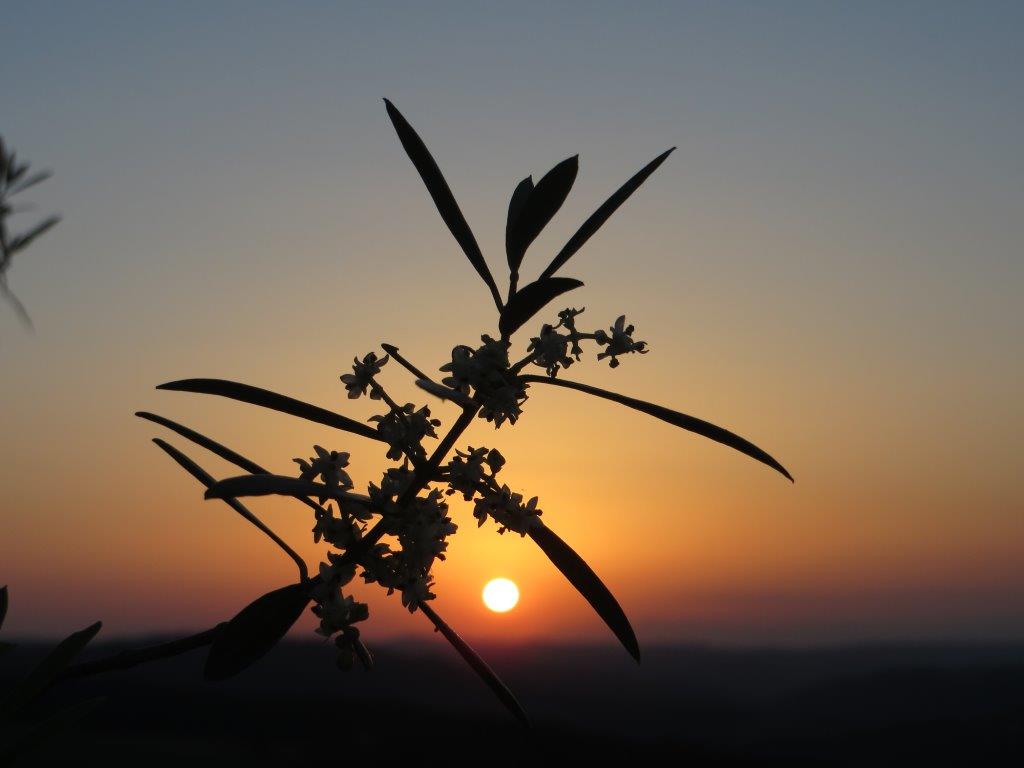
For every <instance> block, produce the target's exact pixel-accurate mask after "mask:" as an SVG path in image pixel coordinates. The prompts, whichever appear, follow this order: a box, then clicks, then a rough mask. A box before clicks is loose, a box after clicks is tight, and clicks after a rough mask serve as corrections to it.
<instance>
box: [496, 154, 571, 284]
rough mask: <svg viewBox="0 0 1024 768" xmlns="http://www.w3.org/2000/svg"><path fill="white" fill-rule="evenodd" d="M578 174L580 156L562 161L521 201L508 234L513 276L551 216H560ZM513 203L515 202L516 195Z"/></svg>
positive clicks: (510, 264)
mask: <svg viewBox="0 0 1024 768" xmlns="http://www.w3.org/2000/svg"><path fill="white" fill-rule="evenodd" d="M578 171H579V156H578V155H573V156H572V157H570V158H568V159H566V160H563V161H562V162H560V163H559V164H558V165H556V166H555V167H554V168H552V169H551V170H550V171H548V172H547V173H546V174H544V177H543V178H542V179H541V180H540V181H538V182H537V186H536V187H534V188H533V189H532V190H530V192H529V195H528V196H527V197H526V200H525V201H524V202H522V204H521V205H522V208H521V210H520V211H519V213H518V215H517V216H516V218H515V221H513V222H511V228H510V229H508V231H507V232H506V234H505V250H506V252H507V254H508V265H509V268H510V269H511V270H512V272H513V273H516V272H518V271H519V265H520V264H522V262H523V256H525V255H526V249H527V248H529V247H530V244H531V243H532V242H533V241H534V240H536V239H537V235H539V234H540V233H541V230H543V229H544V227H546V226H547V224H548V222H549V221H551V219H552V217H553V216H554V215H555V214H556V213H558V209H559V208H561V207H562V203H564V202H565V198H567V197H568V196H569V190H571V189H572V185H573V182H574V181H576V173H577V172H578ZM522 186H523V185H522V184H520V186H519V187H517V188H516V194H518V195H522V194H523V193H522V192H521V191H520V189H521V187H522ZM512 201H513V202H516V199H515V195H513V197H512ZM511 214H512V210H511V206H510V207H509V219H510V221H511Z"/></svg>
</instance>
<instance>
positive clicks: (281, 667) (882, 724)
mask: <svg viewBox="0 0 1024 768" xmlns="http://www.w3.org/2000/svg"><path fill="white" fill-rule="evenodd" d="M114 648H115V647H114V646H111V645H107V646H103V645H99V646H97V648H95V649H92V651H91V652H90V656H93V655H97V654H101V653H109V652H110V651H111V650H114ZM40 650H41V649H40V648H34V647H33V648H26V647H22V648H21V649H19V650H18V651H16V652H14V653H11V654H8V655H7V656H6V657H4V658H3V659H2V660H0V675H2V676H3V678H4V681H3V682H4V683H5V684H6V682H9V678H10V675H11V670H12V669H24V668H25V667H24V664H23V662H24V661H26V660H27V657H28V655H29V654H38V653H39V651H40ZM374 650H375V652H376V655H377V657H378V660H379V661H380V663H379V664H378V665H377V667H376V668H375V669H374V670H373V671H372V672H371V673H364V672H361V671H359V670H354V671H352V672H349V673H342V672H338V673H336V674H333V673H332V674H326V672H328V671H329V670H330V667H331V665H332V662H333V649H332V648H331V647H330V646H328V645H318V644H316V643H305V642H290V643H285V644H282V645H281V646H280V647H279V648H278V649H276V650H275V651H274V652H273V653H272V654H271V655H270V656H268V657H267V658H266V659H264V660H263V661H262V662H261V663H259V664H257V665H256V666H255V667H253V668H252V669H250V670H249V671H248V672H246V673H244V674H243V675H241V676H239V677H238V678H237V679H235V680H233V681H230V682H228V683H224V684H209V683H205V682H203V681H202V679H201V667H202V661H203V654H202V653H196V654H190V655H188V656H184V657H181V658H179V659H176V660H171V661H167V662H162V663H158V664H153V665H149V666H145V667H140V668H137V669H135V670H131V671H129V672H126V673H117V674H111V675H109V676H105V677H103V678H100V679H93V680H87V681H83V682H76V683H73V684H67V685H65V686H62V688H61V689H59V690H57V691H54V693H53V694H52V696H51V698H50V699H49V700H48V701H47V702H46V704H47V706H51V705H53V704H56V703H57V701H56V699H62V700H64V701H67V702H71V701H75V700H79V699H83V698H88V697H90V696H95V695H104V696H107V697H109V698H108V700H107V701H106V703H105V704H104V705H103V706H102V707H101V708H100V709H99V710H98V711H97V712H96V713H95V714H94V715H92V716H90V718H89V719H88V720H87V721H86V724H85V726H84V727H83V728H81V729H80V730H79V731H78V732H77V733H76V734H75V735H74V736H73V737H71V736H69V737H68V738H67V739H65V740H62V741H61V742H59V744H58V745H54V746H53V747H52V748H51V749H50V750H49V751H47V752H46V753H44V754H45V756H46V757H47V758H49V759H54V760H59V759H62V757H63V756H64V755H71V754H72V752H73V753H74V755H75V756H76V763H77V764H82V761H84V760H85V759H86V758H87V757H89V758H94V759H97V760H102V761H104V762H105V763H107V764H110V763H114V764H121V763H128V762H133V761H135V762H140V761H141V762H145V763H146V764H147V765H152V764H154V761H155V762H156V764H162V763H161V761H164V760H165V761H166V762H167V764H176V763H175V761H177V760H180V759H185V758H187V759H188V760H189V761H190V764H191V765H206V764H210V765H214V764H218V765H223V764H225V761H231V764H244V765H258V764H264V763H268V764H270V763H273V764H276V765H282V764H285V765H289V764H294V765H299V764H303V765H310V764H312V763H311V761H312V760H324V761H329V762H330V763H331V764H338V765H342V764H345V763H346V762H347V761H348V760H358V764H360V765H372V764H373V763H374V762H378V763H379V762H383V763H385V764H390V763H391V762H392V761H402V760H403V758H408V761H409V763H410V764H415V765H424V764H426V765H432V764H442V763H445V762H448V761H450V760H452V759H454V758H455V757H457V756H458V757H464V758H467V759H470V760H480V759H482V755H483V754H484V753H483V752H481V749H482V748H483V747H484V746H487V747H488V748H489V749H488V752H487V754H488V757H487V759H486V760H485V761H484V762H485V763H486V764H487V765H538V764H539V765H547V764H558V763H560V762H561V763H562V764H566V765H568V764H578V761H579V760H581V759H583V758H594V759H596V758H598V757H606V758H608V757H611V758H617V759H629V760H637V759H639V760H642V761H643V760H653V759H654V758H655V757H656V756H658V755H660V754H662V753H667V754H672V755H677V756H678V757H680V758H684V757H685V758H689V759H690V761H691V762H689V763H688V764H692V765H771V764H779V765H844V764H861V765H903V766H907V765H922V764H927V765H1011V764H1019V759H1020V756H1021V755H1022V754H1024V749H1022V744H1024V730H1022V721H1024V714H1022V709H1021V702H1022V701H1024V645H1007V646H997V645H992V646H958V647H954V646H938V645H934V646H910V645H906V646H884V647H883V646H878V647H853V648H834V649H820V650H802V651H792V650H770V649H767V650H719V649H713V648H701V647H694V646H678V647H667V646H661V647H654V648H651V649H650V650H648V651H647V653H646V655H645V659H644V663H643V664H642V666H640V667H639V668H638V667H636V666H635V665H634V664H633V663H632V661H631V660H630V659H629V658H628V657H627V656H626V655H625V654H624V653H623V652H622V650H621V649H619V648H614V647H607V648H606V647H587V646H572V647H570V646H549V647H538V646H516V647H512V646H497V645H492V646H486V647H483V648H481V649H480V650H481V651H482V652H484V653H485V655H486V656H487V658H488V659H490V660H491V662H492V664H493V666H494V667H495V669H496V671H497V672H498V673H499V674H500V675H502V677H503V678H504V679H505V680H506V681H507V682H508V683H509V685H510V686H511V687H512V688H513V690H515V691H516V693H517V695H518V696H519V698H520V700H521V702H522V703H523V705H524V706H525V707H526V708H527V710H528V711H529V712H530V714H531V716H532V718H533V720H534V728H533V730H532V731H530V732H526V731H524V730H523V729H521V728H519V727H518V726H517V724H516V723H515V721H514V720H513V719H512V718H511V717H510V716H509V715H508V714H507V713H506V712H505V711H504V710H503V709H502V708H501V705H500V704H498V703H497V702H496V701H494V700H493V697H491V695H490V693H489V692H488V691H487V690H486V689H485V688H484V687H483V685H482V684H481V683H480V682H479V680H478V679H477V678H476V677H475V676H474V675H473V673H472V672H471V671H470V670H469V669H468V668H465V666H464V665H463V664H462V662H461V660H460V659H458V658H457V657H456V656H455V654H454V652H452V651H451V650H450V649H449V648H447V647H446V646H445V645H444V643H443V641H441V640H440V639H439V640H438V643H437V644H436V645H435V646H433V647H430V648H415V647H412V646H411V645H409V644H402V643H392V644H389V645H386V646H383V647H379V648H374ZM495 747H497V749H495ZM570 755H571V756H572V759H571V760H570V757H569V756H570ZM40 758H42V755H41V756H40ZM236 761H237V762H236ZM26 764H29V763H26ZM177 764H180V763H177Z"/></svg>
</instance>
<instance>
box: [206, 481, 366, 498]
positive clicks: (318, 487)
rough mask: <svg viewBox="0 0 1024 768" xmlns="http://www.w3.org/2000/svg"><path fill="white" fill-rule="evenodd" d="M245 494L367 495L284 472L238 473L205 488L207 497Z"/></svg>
mask: <svg viewBox="0 0 1024 768" xmlns="http://www.w3.org/2000/svg"><path fill="white" fill-rule="evenodd" d="M247 496H316V497H317V498H325V499H339V500H343V501H344V500H348V501H355V502H357V503H360V504H365V503H368V502H369V499H368V497H364V496H359V495H358V494H353V493H348V492H347V491H343V490H341V489H339V488H328V487H327V486H326V485H324V484H323V483H314V482H312V481H310V480H303V479H302V478H301V477H288V476H287V475H239V476H238V477H229V478H226V479H224V480H220V481H219V482H216V483H214V484H213V485H211V486H210V487H209V489H207V491H206V498H208V499H232V498H245V497H247Z"/></svg>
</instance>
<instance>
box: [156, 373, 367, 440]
mask: <svg viewBox="0 0 1024 768" xmlns="http://www.w3.org/2000/svg"><path fill="white" fill-rule="evenodd" d="M157 389H169V390H173V391H175V392H196V393H199V394H203V395H220V396H221V397H227V398H230V399H232V400H240V401H241V402H243V403H251V404H252V405H259V406H262V407H263V408H270V409H272V410H275V411H281V412H282V413H287V414H290V415H292V416H298V417H299V418H302V419H308V420H309V421H314V422H316V423H317V424H326V425H327V426H328V427H334V428H335V429H341V430H344V431H346V432H352V433H354V434H357V435H362V436H363V437H368V438H370V439H371V440H380V439H381V437H380V435H378V434H377V430H375V429H374V428H373V427H371V426H368V425H366V424H361V423H360V422H358V421H356V420H355V419H350V418H348V417H347V416H342V415H341V414H338V413H334V412H333V411H328V410H327V409H325V408H320V407H319V406H316V405H310V404H309V403H304V402H302V401H301V400H296V399H295V398H293V397H287V396H286V395H279V394H277V393H276V392H271V391H270V390H267V389H260V388H259V387H252V386H250V385H248V384H239V383H238V382H235V381H226V380H224V379H182V380H181V381H171V382H168V383H167V384H161V385H160V386H158V387H157Z"/></svg>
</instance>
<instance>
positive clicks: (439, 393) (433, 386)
mask: <svg viewBox="0 0 1024 768" xmlns="http://www.w3.org/2000/svg"><path fill="white" fill-rule="evenodd" d="M416 386H417V387H419V388H420V389H422V390H424V391H426V392H429V393H430V394H432V395H435V396H436V397H439V398H441V399H442V400H451V401H452V402H453V403H457V404H458V405H461V406H462V407H463V408H475V407H476V405H477V404H476V403H475V402H473V398H471V397H470V396H469V395H467V394H465V393H464V392H460V391H459V390H457V389H452V388H451V387H446V386H445V385H444V384H438V383H437V382H436V381H431V380H430V379H416Z"/></svg>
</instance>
